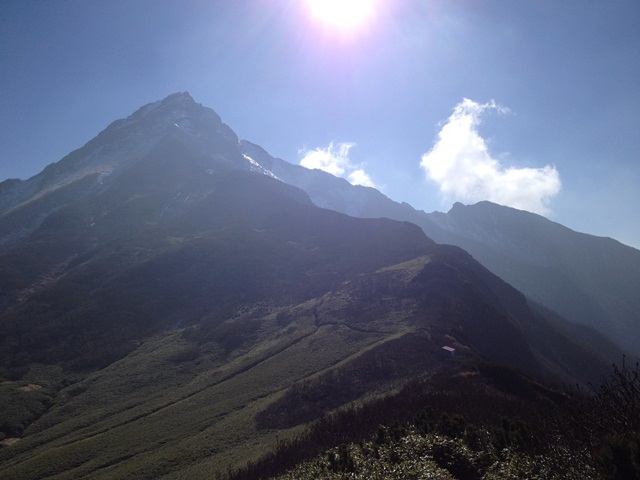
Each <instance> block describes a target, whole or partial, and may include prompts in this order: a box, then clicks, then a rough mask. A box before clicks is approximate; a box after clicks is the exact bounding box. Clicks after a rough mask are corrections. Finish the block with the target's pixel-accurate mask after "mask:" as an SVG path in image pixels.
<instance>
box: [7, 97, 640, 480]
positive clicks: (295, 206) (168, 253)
mask: <svg viewBox="0 0 640 480" xmlns="http://www.w3.org/2000/svg"><path fill="white" fill-rule="evenodd" d="M467 208H479V209H482V208H487V209H488V210H489V212H490V214H489V218H492V217H491V212H498V213H500V215H501V216H500V219H502V218H506V219H508V218H509V215H512V214H513V215H514V216H515V218H516V220H517V221H515V222H512V223H511V224H507V226H503V225H502V224H501V223H499V222H497V220H496V222H497V225H498V226H499V227H500V228H494V229H492V225H493V224H492V223H491V222H489V221H485V222H482V221H481V218H480V217H479V216H477V215H476V216H475V217H474V218H473V222H466V223H465V219H464V215H463V214H459V210H462V211H463V212H464V211H466V210H465V207H462V206H460V207H456V209H454V210H455V212H453V211H452V213H450V214H449V215H447V216H443V214H432V215H427V214H424V212H418V211H416V210H414V209H412V208H411V207H410V206H409V205H406V204H397V203H395V202H392V201H391V200H389V199H388V198H386V197H384V195H382V194H381V193H379V192H378V191H376V190H374V189H371V188H364V187H353V186H351V185H350V184H348V183H347V182H346V181H344V180H342V179H338V178H336V177H332V176H330V175H328V174H326V173H324V172H320V171H311V170H307V169H304V168H303V167H300V166H295V165H291V164H288V163H286V162H284V161H282V160H278V159H274V158H272V157H270V156H269V155H268V154H267V153H266V152H265V151H264V150H262V149H261V148H260V147H258V146H256V145H253V144H250V143H248V142H241V141H239V140H238V138H237V136H236V135H235V134H234V133H233V131H232V130H231V129H230V128H229V127H228V126H226V125H225V124H224V123H222V121H221V119H220V118H219V116H218V115H217V114H215V112H213V110H211V109H209V108H206V107H203V106H201V105H199V104H197V103H195V101H194V100H193V99H192V98H191V97H190V96H189V95H188V94H187V93H177V94H174V95H171V96H169V97H167V98H165V99H164V100H161V101H158V102H155V103H153V104H150V105H146V106H144V107H142V108H140V109H139V110H138V111H137V112H135V113H134V114H133V115H131V116H130V117H127V118H126V119H122V120H117V121H115V122H113V123H112V124H111V125H109V126H108V127H107V128H106V129H105V130H104V131H103V132H101V133H100V134H99V135H98V136H97V137H95V138H94V139H93V140H91V141H89V142H88V143H87V144H85V145H84V146H83V147H81V148H79V149H78V150H75V151H74V152H71V153H70V154H69V155H67V156H66V157H64V158H63V159H62V160H60V161H59V162H57V163H55V164H52V165H49V166H48V167H47V168H45V170H43V171H42V172H41V173H40V174H38V175H36V176H34V177H32V178H30V179H28V180H25V181H19V180H9V181H5V182H3V183H2V184H0V279H2V283H1V284H0V338H1V339H2V341H1V342H0V365H2V368H1V369H0V375H1V377H2V380H3V381H5V382H6V383H3V384H2V388H4V389H5V390H6V392H7V393H6V395H4V397H3V398H4V399H5V400H6V402H5V405H4V406H3V408H4V410H3V411H2V412H3V415H4V416H0V421H1V423H0V425H1V426H2V432H3V434H4V435H7V436H10V437H15V438H18V437H22V439H21V440H20V441H19V442H17V443H14V444H13V445H11V446H10V447H7V448H5V449H3V450H1V451H0V458H1V459H2V463H1V464H0V475H2V478H7V479H8V478H26V477H29V478H33V479H38V478H60V479H61V478H80V477H83V478H114V477H117V478H172V477H178V476H182V477H188V478H211V476H212V474H213V473H215V472H216V471H217V472H220V471H224V470H225V469H226V468H227V467H228V466H233V465H239V464H242V463H243V462H245V461H246V460H247V459H250V458H256V457H258V456H260V455H261V454H263V453H265V452H267V451H269V449H271V448H272V447H274V446H275V445H277V443H278V440H279V438H280V435H282V436H283V437H286V438H290V437H292V436H293V435H294V434H296V433H297V432H299V431H300V429H301V428H302V427H304V426H305V425H308V424H309V422H312V421H314V420H317V419H318V418H320V417H321V415H322V414H324V413H326V412H330V411H332V410H335V409H336V408H339V407H344V406H345V405H349V404H350V403H351V402H355V401H360V402H366V401H367V399H369V398H370V397H371V396H376V395H377V396H384V395H389V394H391V393H392V392H394V391H396V390H397V388H398V386H399V385H402V384H403V383H404V382H409V381H417V380H420V381H422V380H424V379H426V378H429V377H430V376H431V375H434V374H436V373H438V372H445V373H446V375H449V376H451V378H458V376H460V375H463V376H464V375H466V376H473V377H474V378H476V377H477V378H478V382H480V383H482V382H487V385H486V389H485V391H487V392H494V391H496V392H498V393H497V395H498V396H500V395H502V396H504V395H513V394H514V393H513V392H512V391H510V390H509V388H507V387H506V386H504V385H503V384H504V383H505V381H504V379H505V378H508V379H510V380H511V381H513V379H514V378H517V379H520V375H523V373H514V372H524V374H526V375H532V376H537V377H539V378H544V379H553V380H555V381H560V382H572V383H573V382H581V383H585V382H588V381H597V380H598V379H600V378H602V376H603V375H605V373H606V372H607V368H608V364H609V363H610V362H612V361H616V360H618V359H619V358H620V356H621V353H622V352H621V350H620V349H617V348H616V347H615V346H613V345H610V344H609V343H608V342H607V341H606V340H605V339H604V338H603V337H602V336H600V335H598V334H597V333H596V332H594V331H591V330H589V329H584V330H583V332H582V334H581V336H580V337H572V336H571V335H569V333H570V332H573V333H575V332H576V331H577V329H576V328H575V327H571V326H570V324H569V323H568V322H567V321H566V320H564V319H562V318H561V317H560V316H559V315H557V314H555V313H553V312H550V311H549V310H547V309H545V308H544V307H541V306H538V305H534V304H533V303H531V302H530V301H528V300H527V298H526V297H525V295H523V294H522V293H520V292H519V291H518V290H516V289H515V288H514V287H512V286H511V285H509V284H508V283H506V282H505V281H504V280H502V279H501V278H499V277H498V276H496V275H495V274H494V273H492V272H491V271H489V270H488V269H487V268H485V266H483V265H481V264H480V263H479V262H478V261H477V260H476V259H474V258H473V257H472V256H471V255H469V254H468V253H467V252H465V251H464V250H462V249H461V248H459V247H456V246H451V245H440V244H437V243H435V242H434V240H432V238H433V239H435V240H438V241H440V240H442V239H443V238H444V239H445V240H446V239H457V238H461V239H467V238H471V239H472V240H473V241H471V240H469V245H470V246H471V247H475V246H476V245H481V246H485V245H488V246H487V247H485V248H486V250H487V251H488V252H489V253H492V252H494V251H495V250H496V249H497V250H499V251H501V252H502V253H504V256H500V257H499V258H500V259H503V260H504V262H505V263H507V260H509V261H511V259H512V258H515V259H517V260H518V261H519V262H520V263H519V264H518V265H521V266H522V267H521V268H522V269H523V271H524V272H525V273H526V274H527V275H529V276H528V277H525V278H528V279H530V281H535V280H536V278H537V277H535V276H534V274H528V273H527V272H529V270H526V268H528V267H529V264H530V263H531V264H534V265H536V263H535V262H537V261H538V260H537V259H538V258H539V255H538V254H537V253H536V250H535V249H532V250H531V252H532V255H533V258H534V261H530V262H529V263H527V261H525V260H527V257H526V256H525V253H524V252H526V251H528V250H527V247H526V246H524V245H522V244H517V243H516V241H520V242H524V241H528V240H530V239H531V238H532V235H533V233H531V232H530V231H528V230H527V229H531V228H533V227H530V225H531V224H530V223H529V222H530V221H531V219H538V220H536V221H539V222H541V223H542V227H540V228H551V231H552V232H555V231H556V229H562V227H560V226H556V225H552V224H551V225H550V226H549V224H547V223H545V222H546V221H545V220H543V219H541V218H540V217H537V216H529V215H528V214H523V213H522V212H515V211H513V210H511V209H502V208H501V207H497V206H493V205H485V204H481V205H478V206H476V207H467ZM341 211H343V212H346V213H348V214H349V215H346V214H345V213H341ZM354 215H357V216H369V217H385V216H386V217H390V218H355V216H354ZM450 217H451V218H452V219H455V220H456V222H457V223H456V222H454V221H453V220H449V218H450ZM393 218H395V219H393ZM406 220H411V221H413V222H414V223H410V222H408V221H406ZM474 222H475V223H474ZM518 222H521V223H523V224H519V223H518ZM416 224H417V225H416ZM418 225H419V226H418ZM420 227H421V228H422V229H421V228H420ZM482 228H484V230H482ZM510 228H514V230H515V231H514V232H510V231H509V229H510ZM423 230H424V231H423ZM533 230H535V231H536V232H540V234H541V235H543V237H542V238H541V239H540V240H539V242H544V241H545V236H544V235H545V233H546V231H545V230H538V229H536V228H533ZM425 231H430V233H429V236H427V235H426V234H425ZM468 232H480V233H482V235H481V234H480V233H477V234H475V235H471V234H469V233H468ZM563 232H564V230H563ZM507 234H509V236H507ZM447 235H448V237H447ZM566 235H569V236H571V235H573V234H572V233H566ZM430 237H432V238H430ZM587 237H588V236H587ZM487 238H489V239H491V241H487V240H486V239H487ZM495 238H500V239H503V242H502V243H497V242H496V241H495V240H494V239H495ZM571 238H573V237H571ZM590 238H591V237H588V238H587V240H585V249H587V254H590V253H589V252H591V250H590V249H591V248H592V246H591V242H592V240H590ZM483 239H484V240H483ZM480 240H483V241H480ZM593 241H594V242H595V244H596V245H604V247H603V248H604V252H605V253H604V254H603V255H605V254H606V255H608V256H609V257H608V258H615V259H616V260H615V261H616V262H620V261H625V262H626V266H628V267H629V268H630V269H631V272H630V273H629V272H623V274H624V275H628V277H627V278H628V279H629V281H630V282H634V281H635V278H637V277H635V276H634V275H637V271H636V270H635V267H634V264H633V263H632V262H631V261H626V257H624V255H630V258H635V257H634V256H633V255H635V254H636V253H637V251H635V250H633V249H628V250H627V249H625V248H621V249H620V252H621V253H616V252H618V250H615V249H613V250H611V248H612V247H611V246H610V244H609V243H608V242H605V243H604V244H602V243H601V242H600V241H599V240H597V239H596V240H593ZM474 242H475V243H474ZM563 242H564V239H563V238H562V237H561V238H560V239H559V240H557V241H556V244H555V245H560V246H562V248H564V243H563ZM505 243H506V244H509V245H511V244H512V243H513V249H512V250H506V249H505V248H504V244H505ZM615 245H616V248H618V247H617V245H618V244H615ZM489 247H491V248H489ZM534 247H535V245H534ZM554 248H559V247H554ZM549 251H555V250H549ZM514 252H515V253H514ZM507 253H509V255H507ZM544 253H547V251H546V250H545V251H544ZM547 254H548V253H547ZM548 255H550V254H548ZM615 255H619V256H620V257H616V256H615ZM487 258H488V259H490V258H491V255H489V254H488V255H487ZM581 258H582V257H575V258H567V259H564V260H565V263H555V261H554V260H555V259H554V258H552V257H550V258H548V259H547V260H548V264H543V267H544V266H547V265H548V266H549V268H548V269H547V270H544V269H543V271H542V275H543V278H546V279H548V278H552V279H554V281H555V278H557V277H553V276H552V274H554V273H555V272H557V271H560V272H562V273H563V275H564V276H565V277H566V278H569V279H573V280H574V281H573V283H572V284H571V288H572V289H573V290H572V291H574V292H580V293H582V292H586V293H585V295H587V294H591V296H592V297H589V298H593V302H594V303H593V304H594V305H595V304H598V305H605V302H606V301H609V302H610V304H611V305H616V306H618V303H620V304H623V306H624V307H625V308H629V309H630V311H634V308H635V305H636V304H634V303H627V304H625V303H623V302H625V301H626V298H627V296H628V295H629V294H630V292H631V290H632V288H631V286H629V288H627V287H626V286H625V288H627V289H626V290H621V291H622V294H620V295H619V296H618V297H616V296H615V295H617V294H618V293H617V290H616V291H611V290H603V291H602V292H601V295H599V296H598V295H596V293H597V292H599V290H597V289H598V288H600V287H599V284H598V283H597V282H595V280H593V275H594V273H593V271H592V270H591V269H589V268H583V269H582V270H580V271H577V272H574V271H572V272H568V271H567V270H569V269H571V268H573V267H574V266H575V265H574V264H576V263H580V261H581ZM618 258H621V259H622V260H619V259H618ZM609 266H610V264H609V263H607V262H605V261H604V260H601V261H599V263H597V264H595V265H594V267H595V268H597V269H599V271H598V273H599V274H600V275H602V276H603V278H604V280H607V279H610V278H613V279H614V280H615V281H618V279H620V278H625V277H620V276H616V275H617V274H615V275H614V273H608V272H609V271H610V270H607V268H608V267H609ZM611 267H612V268H613V265H611ZM491 268H493V267H491ZM505 270H506V271H508V268H505ZM611 272H613V270H611ZM534 273H535V272H534ZM544 275H546V276H544ZM608 275H611V276H612V277H609V276H608ZM579 279H580V280H583V282H578V280H579ZM604 280H603V281H604ZM561 283H562V282H560V281H558V282H557V283H556V288H557V289H559V288H560V286H558V285H560V284H561ZM587 288H591V289H593V291H592V290H587ZM546 291H547V290H546V289H542V293H541V294H540V296H542V295H543V293H544V292H546ZM532 297H534V296H533V295H532ZM534 298H535V297H534ZM536 300H538V301H541V300H544V299H539V298H536ZM542 303H544V302H542ZM546 305H547V306H549V307H554V308H555V307H557V306H556V305H553V304H549V303H546ZM626 305H628V307H626ZM556 309H557V310H558V311H560V309H559V308H556ZM560 313H562V312H560ZM603 318H604V319H605V320H606V321H613V319H612V318H611V317H608V316H605V317H603ZM632 321H633V318H632ZM584 323H587V322H584ZM591 323H594V322H591ZM595 326H599V325H595ZM607 328H608V327H607ZM621 328H629V324H625V325H622V326H621ZM614 339H615V337H614ZM619 343H620V344H621V345H622V342H619ZM445 345H446V346H449V347H452V348H454V349H455V350H456V351H457V355H456V357H455V359H452V358H444V357H443V356H442V353H441V352H442V347H443V346H445ZM487 365H491V367H490V368H489V367H487ZM496 365H498V366H499V368H498V367H496ZM496 369H497V370H496ZM502 369H505V370H502ZM505 371H506V372H508V373H504V372H505ZM487 372H493V373H487ZM496 372H500V373H499V375H498V374H496ZM492 375H493V376H492ZM501 381H502V384H501V383H500V382H501ZM519 382H524V384H526V386H527V388H526V391H527V392H535V393H531V394H530V395H529V396H530V397H531V398H534V399H535V401H538V400H539V401H542V402H550V403H553V402H554V401H555V400H554V398H556V399H557V397H558V395H557V394H554V393H553V392H552V391H551V390H549V389H548V388H547V387H543V386H541V384H539V383H536V382H537V381H535V382H534V381H533V380H526V382H525V381H524V380H519ZM506 383H509V382H506ZM496 385H498V386H496ZM500 385H502V386H500ZM518 385H522V383H518ZM25 388H26V390H25ZM34 391H35V392H39V393H36V394H34V395H32V393H33V392H34ZM301 392H302V393H301ZM310 399H311V400H310ZM283 411H284V412H286V415H284V416H283V415H282V412H283ZM177 426H179V428H178V427H177Z"/></svg>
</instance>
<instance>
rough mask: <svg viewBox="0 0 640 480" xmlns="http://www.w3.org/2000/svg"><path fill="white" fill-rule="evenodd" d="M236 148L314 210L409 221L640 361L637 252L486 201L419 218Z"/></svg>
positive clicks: (370, 193) (326, 177)
mask: <svg viewBox="0 0 640 480" xmlns="http://www.w3.org/2000/svg"><path fill="white" fill-rule="evenodd" d="M242 147H243V149H244V151H245V152H246V154H247V155H249V156H251V157H252V158H255V159H256V160H257V161H258V162H259V163H260V164H261V165H263V166H264V168H265V169H266V170H268V171H269V172H271V173H273V174H274V175H275V176H277V177H278V178H280V179H282V180H283V181H285V182H287V183H290V184H292V185H296V186H298V187H300V188H302V189H303V190H305V191H306V192H307V193H308V194H309V196H310V198H311V200H312V201H313V202H314V203H315V204H316V205H319V206H323V207H326V208H331V209H333V210H336V211H339V212H343V213H347V214H349V215H353V216H357V217H365V218H371V217H388V218H393V219H397V220H404V221H410V222H413V223H415V224H416V225H419V226H420V227H421V228H422V229H423V230H424V232H425V233H426V234H427V235H428V236H429V237H430V238H432V239H433V240H435V241H436V242H438V243H447V244H452V245H457V246H459V247H462V248H463V249H465V250H466V251H468V252H469V253H471V254H472V255H473V256H474V257H475V258H476V259H477V260H478V261H480V262H481V263H482V264H483V265H485V266H486V267H487V268H489V269H490V270H491V271H493V272H495V273H496V274H497V275H499V276H500V277H501V278H503V279H504V280H506V281H507V282H509V283H510V284H512V285H514V286H515V287H516V288H518V289H519V290H520V291H522V292H523V293H525V294H526V295H527V296H529V297H530V298H532V299H534V300H535V301H536V302H538V303H541V304H543V305H546V306H547V307H550V308H552V309H554V310H556V311H557V312H558V313H560V314H561V315H562V316H564V317H566V318H567V319H569V320H570V321H571V322H572V323H575V324H578V325H583V326H588V327H591V328H594V329H596V330H597V331H599V332H600V333H601V334H603V335H604V336H606V337H607V338H608V339H609V340H610V341H613V342H615V343H617V344H618V345H619V346H621V347H623V348H624V349H626V350H627V351H629V352H632V353H633V354H634V355H640V350H639V348H640V347H638V346H639V345H640V296H638V295H637V292H638V290H639V289H640V251H638V250H636V249H634V248H631V247H628V246H626V245H623V244H621V243H619V242H617V241H615V240H612V239H609V238H601V237H595V236H592V235H587V234H583V233H578V232H574V231H572V230H570V229H568V228H566V227H563V226H562V225H560V224H557V223H555V222H552V221H549V220H547V219H546V218H544V217H541V216H539V215H536V214H533V213H529V212H525V211H521V210H516V209H513V208H509V207H503V206H500V205H496V204H493V203H490V202H480V203H478V204H476V205H471V206H464V205H462V204H460V203H456V204H455V205H454V206H453V208H452V209H451V210H450V211H449V212H448V213H446V214H445V213H439V212H434V213H425V212H423V211H418V210H415V209H413V208H412V207H411V206H410V205H408V204H406V203H402V204H401V203H397V202H394V201H393V200H391V199H389V198H388V197H386V196H384V195H383V194H381V193H380V192H379V191H377V190H375V189H373V188H369V187H362V186H354V185H351V184H349V183H348V182H347V181H346V180H344V179H341V178H336V177H334V176H333V175H330V174H328V173H326V172H322V171H319V170H308V169H305V168H303V167H301V166H297V165H291V164H288V163H287V162H285V161H283V160H280V159H276V158H273V157H271V156H270V155H269V154H268V153H267V152H265V151H264V150H263V149H261V148H260V147H258V146H256V145H253V144H251V143H250V142H246V141H243V142H242ZM587 337H588V335H587V336H586V337H584V340H585V341H588V340H587Z"/></svg>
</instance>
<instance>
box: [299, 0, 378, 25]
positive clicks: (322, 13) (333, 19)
mask: <svg viewBox="0 0 640 480" xmlns="http://www.w3.org/2000/svg"><path fill="white" fill-rule="evenodd" d="M377 1H378V0H307V2H308V4H309V7H310V9H311V12H312V13H313V15H314V16H315V17H316V18H317V19H318V20H320V21H322V22H323V23H325V24H327V25H329V26H332V27H336V28H339V29H342V30H349V29H352V28H355V27H357V26H358V25H361V24H363V23H364V22H365V21H366V20H367V19H369V18H370V17H371V16H372V15H373V13H374V9H375V4H376V3H377Z"/></svg>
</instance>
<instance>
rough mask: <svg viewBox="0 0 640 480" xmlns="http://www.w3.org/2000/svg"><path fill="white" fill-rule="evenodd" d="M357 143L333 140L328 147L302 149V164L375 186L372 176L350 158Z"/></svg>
mask: <svg viewBox="0 0 640 480" xmlns="http://www.w3.org/2000/svg"><path fill="white" fill-rule="evenodd" d="M355 145H356V144H355V143H338V144H337V145H334V144H333V142H331V143H330V144H329V146H328V147H327V148H316V149H315V150H301V151H300V153H301V154H302V155H303V157H302V160H300V165H302V166H303V167H306V168H311V169H314V168H317V169H319V170H324V171H325V172H329V173H330V174H332V175H335V176H336V177H342V178H345V179H346V180H348V181H349V182H350V183H352V184H353V185H363V186H365V187H375V185H374V183H373V180H371V177H369V175H368V174H367V173H366V172H365V171H364V170H363V169H362V167H361V166H359V165H354V164H353V163H351V160H350V159H349V150H351V149H352V148H353V147H355Z"/></svg>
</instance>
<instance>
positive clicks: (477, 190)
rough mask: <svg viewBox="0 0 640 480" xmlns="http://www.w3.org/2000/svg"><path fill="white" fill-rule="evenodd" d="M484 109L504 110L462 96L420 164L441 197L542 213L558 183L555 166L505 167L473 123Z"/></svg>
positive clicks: (557, 189) (557, 190) (555, 193)
mask: <svg viewBox="0 0 640 480" xmlns="http://www.w3.org/2000/svg"><path fill="white" fill-rule="evenodd" d="M487 110H498V111H499V112H505V111H506V109H504V108H502V107H499V106H497V105H496V104H495V102H493V101H492V102H490V103H485V104H479V103H476V102H474V101H473V100H469V99H467V98H465V99H464V100H463V101H462V102H460V103H459V104H458V105H456V107H455V109H454V111H453V114H452V115H451V116H450V117H449V118H448V119H447V122H446V123H445V124H444V125H443V127H442V129H441V130H440V132H439V133H438V138H437V141H436V143H435V145H434V146H433V148H432V149H431V150H430V151H429V152H428V153H425V154H424V155H423V156H422V161H421V162H420V166H421V167H422V168H423V169H424V170H425V173H426V175H427V178H429V179H430V180H433V181H434V182H436V183H438V185H439V187H440V193H441V195H442V196H443V198H444V199H445V200H446V201H461V202H465V203H475V202H479V201H481V200H489V201H492V202H495V203H499V204H501V205H507V206H510V207H514V208H519V209H522V210H528V211H530V212H535V213H540V214H546V213H548V211H549V202H550V201H551V199H552V198H553V197H554V196H555V195H557V194H558V192H559V191H560V188H561V182H560V174H559V173H558V171H557V170H556V168H555V167H552V166H548V165H547V166H546V167H543V168H516V167H505V166H503V165H501V163H500V162H499V161H498V160H496V159H495V158H493V157H492V156H491V154H490V153H489V149H488V147H487V143H486V142H485V140H484V139H483V138H482V137H481V136H480V135H479V133H478V130H477V126H478V124H479V123H480V120H481V117H482V114H483V113H484V112H485V111H487Z"/></svg>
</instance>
